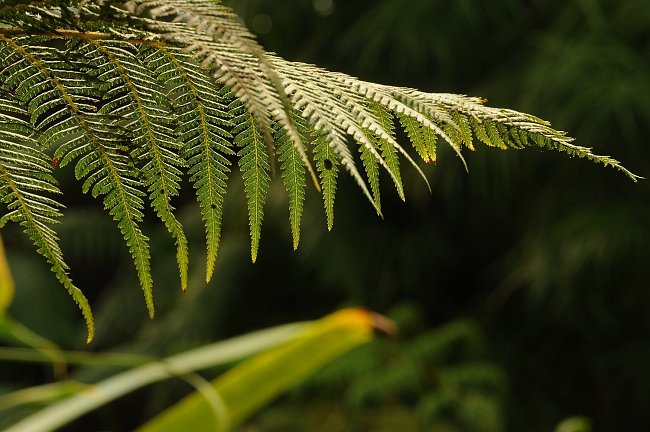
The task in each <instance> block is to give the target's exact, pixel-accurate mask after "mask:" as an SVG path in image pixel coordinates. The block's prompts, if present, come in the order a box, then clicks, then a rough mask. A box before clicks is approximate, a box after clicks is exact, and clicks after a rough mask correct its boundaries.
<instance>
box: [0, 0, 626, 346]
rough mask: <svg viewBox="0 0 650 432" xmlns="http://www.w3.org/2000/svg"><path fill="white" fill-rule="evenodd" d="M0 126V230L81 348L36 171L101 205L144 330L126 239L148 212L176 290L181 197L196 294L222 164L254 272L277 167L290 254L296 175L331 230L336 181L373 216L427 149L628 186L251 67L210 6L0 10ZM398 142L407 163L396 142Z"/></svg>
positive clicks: (340, 89)
mask: <svg viewBox="0 0 650 432" xmlns="http://www.w3.org/2000/svg"><path fill="white" fill-rule="evenodd" d="M0 120H1V121H2V123H1V124H0V176H1V177H2V183H1V185H2V186H1V189H0V190H1V194H0V199H1V200H2V202H4V203H5V204H6V210H7V211H6V212H5V214H3V215H2V216H0V218H1V219H0V220H1V221H2V222H1V224H4V223H6V222H7V221H9V220H13V221H17V222H18V223H20V224H22V225H23V226H24V228H25V231H26V232H27V234H28V235H29V236H30V238H31V239H32V241H33V242H34V243H35V244H36V246H37V249H38V251H39V252H40V253H41V254H42V255H44V256H45V258H46V259H47V260H48V261H49V262H50V264H51V265H52V269H53V271H54V273H55V274H56V276H57V278H58V279H59V280H60V281H61V283H62V284H63V285H64V286H65V287H66V288H67V289H68V290H69V291H70V292H71V294H72V295H73V297H74V298H75V300H76V301H77V302H78V303H79V305H80V307H81V308H82V311H83V312H84V315H85V316H86V319H87V322H88V326H89V337H90V338H92V317H91V315H90V312H89V307H88V304H87V302H86V300H85V299H84V298H83V295H82V294H81V292H80V291H79V290H78V289H77V288H76V287H75V286H74V285H73V284H72V282H71V280H70V278H69V277H68V274H67V271H68V269H67V267H66V265H65V262H64V261H63V258H62V253H61V250H60V248H59V247H58V243H57V238H56V234H55V232H54V231H53V229H52V224H53V223H54V222H55V221H56V219H57V218H58V217H59V216H60V206H59V205H58V204H57V203H56V201H54V200H52V199H51V198H49V195H51V194H52V193H58V189H57V188H56V183H55V180H54V178H53V176H52V172H51V171H52V164H51V163H50V162H49V161H50V157H49V156H47V154H53V155H54V159H53V161H54V165H58V166H60V167H64V166H66V165H69V164H70V165H74V169H75V175H76V177H77V179H78V180H80V181H82V190H83V191H84V192H87V193H90V194H91V195H92V196H93V197H100V196H101V197H102V200H103V204H104V207H105V208H106V210H107V211H108V212H109V213H110V214H111V216H112V217H113V218H114V219H115V220H116V221H117V225H118V228H119V230H120V231H121V233H122V235H123V237H124V239H125V242H126V244H127V246H128V249H129V252H130V254H131V256H132V259H133V262H134V265H135V267H136V270H137V273H138V277H139V280H140V285H141V288H142V289H143V291H144V297H145V303H146V305H147V308H148V309H149V313H150V315H153V311H154V303H153V294H152V292H153V281H152V278H151V269H150V265H151V264H150V253H149V244H148V238H147V237H146V235H145V234H144V233H143V232H142V231H141V229H140V224H141V223H142V221H143V218H144V212H145V207H146V205H147V204H148V205H150V206H151V208H152V209H153V211H154V212H155V213H156V215H157V216H158V217H159V218H160V219H161V220H162V222H163V223H164V225H165V227H166V228H167V231H168V232H169V234H170V235H171V237H172V238H173V239H174V240H175V242H176V248H177V253H176V257H177V263H178V268H179V274H180V280H181V288H182V289H186V288H187V274H188V265H189V260H188V245H187V240H186V237H185V233H184V231H183V227H182V225H181V223H180V221H179V220H178V218H177V216H176V214H175V208H174V204H173V201H174V199H176V198H177V197H178V195H179V194H181V184H182V183H183V182H184V181H185V180H189V182H190V183H191V184H192V186H193V188H194V190H195V192H196V197H197V201H198V205H199V207H200V210H201V215H202V219H203V222H204V225H205V236H206V281H209V280H210V278H211V276H212V274H213V272H214V266H215V262H216V258H217V253H218V248H219V242H220V238H221V225H222V217H223V214H224V203H225V193H226V187H227V180H228V177H229V174H230V169H231V168H230V165H231V164H232V163H233V161H237V164H238V166H239V168H240V170H241V171H242V173H243V178H244V191H245V194H246V197H247V207H248V215H249V224H250V232H251V258H252V259H253V261H255V260H256V258H257V253H258V249H259V242H260V237H261V234H260V233H261V225H262V220H263V216H264V202H265V200H266V195H267V192H268V189H269V185H270V182H271V181H272V180H271V177H272V173H273V170H274V168H273V167H274V166H275V163H274V162H275V160H276V159H277V162H278V163H279V168H280V176H281V177H282V181H283V182H284V185H285V189H286V190H287V193H288V195H289V222H290V226H291V231H292V237H293V246H294V248H295V247H297V246H298V243H299V240H300V224H301V218H302V213H303V202H304V199H305V191H306V188H307V182H306V180H305V179H306V177H307V176H308V175H309V176H311V178H312V181H313V182H314V184H315V186H316V189H317V190H318V191H321V192H322V195H323V204H324V209H325V214H326V219H327V227H328V229H331V228H332V226H333V222H334V201H335V197H336V189H337V180H338V175H339V171H340V170H341V169H343V170H344V171H347V172H348V174H350V175H351V176H352V178H353V179H354V181H355V182H356V183H357V184H358V185H359V187H360V188H361V191H362V192H363V194H364V195H365V196H366V197H367V198H368V200H369V202H370V204H371V205H372V206H373V207H374V208H375V210H376V211H377V213H378V214H380V215H381V197H380V184H381V183H380V176H381V175H382V174H381V172H382V171H385V173H386V174H387V175H388V176H389V177H390V178H391V180H392V182H393V184H394V185H395V188H396V190H397V194H398V195H399V196H400V197H401V198H402V199H404V198H405V194H404V184H403V176H402V170H403V169H404V166H405V164H403V162H404V161H406V162H408V164H409V165H411V167H413V169H415V170H416V171H417V172H418V173H419V174H420V175H421V176H422V178H423V179H424V180H425V181H426V176H425V174H424V173H423V171H422V167H421V166H420V164H418V163H416V162H415V160H414V159H413V157H414V156H415V155H417V156H419V157H420V159H422V160H423V161H424V162H425V163H426V164H430V163H434V162H435V161H436V160H437V152H438V150H439V148H440V147H441V145H440V144H441V143H446V144H447V145H449V146H450V147H451V148H452V150H453V151H454V152H455V153H456V154H457V155H458V156H459V158H460V159H461V160H463V149H465V148H468V149H470V150H475V148H476V147H478V145H477V144H479V143H483V144H485V145H487V146H492V147H497V148H500V149H521V148H527V147H541V148H548V149H552V150H556V151H561V152H564V153H567V154H569V155H575V156H579V157H583V158H587V159H589V160H592V161H594V162H599V163H602V164H604V165H608V166H613V167H614V168H617V169H619V170H621V171H622V172H623V173H625V174H626V175H628V176H629V177H630V178H632V179H633V180H635V179H636V178H637V177H636V176H635V175H634V174H632V173H631V172H629V171H628V170H627V169H625V168H623V167H622V166H621V165H620V164H619V163H618V161H616V160H614V159H612V158H610V157H607V156H597V155H594V154H593V153H592V152H591V150H590V149H588V148H585V147H581V146H577V145H575V144H574V143H573V140H572V139H571V138H569V137H567V136H566V135H565V134H564V133H563V132H559V131H556V130H554V129H552V128H551V127H550V125H549V124H548V123H547V122H545V121H543V120H540V119H538V118H536V117H534V116H531V115H528V114H523V113H518V112H516V111H512V110H508V109H500V108H491V107H487V106H485V101H484V100H482V99H480V98H474V97H467V96H462V95H453V94H438V93H436V94H431V93H424V92H420V91H417V90H413V89H408V88H401V87H394V86H387V85H380V84H375V83H370V82H365V81H362V80H359V79H357V78H354V77H351V76H348V75H345V74H343V73H336V72H330V71H327V70H324V69H321V68H318V67H316V66H313V65H308V64H304V63H297V62H290V61H287V60H283V59H281V58H279V57H278V56H276V55H274V54H270V53H266V52H265V51H264V49H263V48H262V47H261V46H260V45H259V44H258V43H257V42H256V40H255V38H254V37H253V36H252V35H251V34H250V32H249V31H248V30H247V29H246V28H245V27H243V26H242V25H241V24H240V23H239V21H238V20H237V17H236V16H235V14H234V13H233V12H232V11H231V10H230V9H229V8H227V7H225V6H223V5H221V4H219V2H218V1H212V0H172V1H145V0H124V1H106V0H42V1H34V0H29V1H27V0H26V1H21V0H12V1H0ZM399 128H401V129H403V131H404V132H405V135H406V137H408V140H409V141H410V142H411V144H412V146H413V150H411V149H408V150H407V148H406V147H405V146H404V145H403V143H400V142H399V140H398V137H400V136H401V131H399V130H396V129H399ZM353 146H357V148H356V149H355V148H354V147H353ZM235 149H236V150H235ZM359 161H360V162H361V166H362V167H363V168H359V167H358V164H359ZM463 163H464V161H463ZM364 174H365V175H364ZM427 185H428V183H427Z"/></svg>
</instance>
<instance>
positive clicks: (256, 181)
mask: <svg viewBox="0 0 650 432" xmlns="http://www.w3.org/2000/svg"><path fill="white" fill-rule="evenodd" d="M233 113H235V118H234V119H233V123H234V124H235V128H234V129H233V135H235V140H234V143H235V145H236V146H238V147H241V150H239V152H238V153H237V156H239V158H240V159H239V168H240V169H241V172H242V174H243V177H244V190H245V192H246V198H247V202H248V215H249V224H250V235H251V259H252V260H253V262H255V261H256V260H257V251H258V249H259V243H260V233H261V227H262V219H263V218H264V202H265V200H266V193H267V192H268V189H269V184H270V182H271V177H270V175H269V173H270V171H271V166H270V162H269V155H268V153H267V152H266V151H265V148H264V140H263V138H262V134H261V131H260V130H259V127H258V126H257V123H256V122H255V119H254V118H253V115H252V114H251V113H249V112H248V111H246V110H244V109H243V107H242V106H241V105H236V106H235V107H233Z"/></svg>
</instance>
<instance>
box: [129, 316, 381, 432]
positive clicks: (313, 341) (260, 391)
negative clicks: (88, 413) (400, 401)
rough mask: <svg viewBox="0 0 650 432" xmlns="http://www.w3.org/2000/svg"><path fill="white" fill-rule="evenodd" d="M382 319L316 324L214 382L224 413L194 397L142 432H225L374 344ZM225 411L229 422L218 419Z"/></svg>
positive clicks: (326, 320)
mask: <svg viewBox="0 0 650 432" xmlns="http://www.w3.org/2000/svg"><path fill="white" fill-rule="evenodd" d="M382 323H385V321H384V320H383V319H382V317H379V316H377V315H374V314H371V313H369V312H367V311H363V310H360V309H346V310H343V311H340V312H338V313H335V314H332V315H330V316H328V317H326V318H324V319H322V320H319V321H316V322H315V323H314V324H312V325H311V326H310V328H309V329H308V330H307V331H305V332H304V333H302V334H300V335H299V337H297V338H295V339H293V340H291V341H290V342H288V343H286V344H283V345H281V346H278V347H276V348H273V349H271V350H269V351H267V352H264V353H262V354H260V355H258V356H255V357H253V358H251V359H249V360H247V361H245V362H244V363H242V364H240V365H238V366H236V367H234V368H232V369H231V370H229V371H228V372H226V373H225V374H224V375H222V376H220V377H219V378H217V379H215V380H214V381H213V382H212V386H213V389H214V393H215V394H216V395H217V396H218V399H219V404H220V405H221V409H220V410H219V411H216V410H215V409H214V408H213V406H212V405H214V404H211V401H210V400H208V399H207V398H206V397H204V396H203V395H201V394H197V393H195V394H193V395H190V396H188V397H187V398H185V399H184V400H182V401H181V402H179V403H178V404H176V405H174V406H172V407H171V408H169V409H167V410H166V411H164V412H163V413H162V414H160V415H159V416H157V417H155V418H154V419H153V420H151V421H149V422H148V423H146V424H145V425H143V426H142V427H141V428H139V429H138V432H176V431H194V432H197V431H215V432H225V431H227V430H229V429H230V427H232V426H235V425H237V424H239V423H241V422H242V421H243V420H244V419H246V418H247V417H248V416H249V415H251V414H252V413H254V412H255V411H257V410H258V409H259V408H260V407H262V406H264V405H266V404H267V403H268V402H270V401H271V400H272V399H273V398H275V397H276V396H278V395H279V394H281V393H282V392H284V391H286V390H288V389H290V388H292V387H294V386H295V385H297V384H298V383H300V382H301V381H302V380H304V379H305V378H306V377H307V376H309V375H310V374H312V373H313V372H315V371H316V370H318V369H320V368H321V367H322V366H324V365H325V364H326V363H328V362H330V361H332V360H333V359H335V358H336V357H338V356H340V355H341V354H343V353H345V352H347V351H350V350H352V349H353V348H356V347H357V346H359V345H362V344H364V343H366V342H368V341H370V340H371V338H372V334H373V330H375V329H378V328H380V327H381V325H382ZM217 412H224V413H225V414H226V415H227V418H225V419H223V418H218V417H216V416H215V414H217Z"/></svg>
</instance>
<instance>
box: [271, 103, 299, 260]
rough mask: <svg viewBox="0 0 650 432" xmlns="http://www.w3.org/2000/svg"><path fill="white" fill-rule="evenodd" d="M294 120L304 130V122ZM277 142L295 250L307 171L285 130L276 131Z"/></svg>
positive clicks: (297, 118)
mask: <svg viewBox="0 0 650 432" xmlns="http://www.w3.org/2000/svg"><path fill="white" fill-rule="evenodd" d="M294 119H295V120H296V123H300V124H302V125H303V127H302V128H303V129H304V120H303V119H299V117H297V116H295V115H294ZM276 141H277V142H278V143H279V146H278V161H279V162H280V170H281V172H282V180H283V182H284V187H285V188H286V190H287V194H288V195H289V223H290V225H291V234H292V237H293V248H294V250H295V249H297V248H298V243H299V242H300V220H301V219H302V211H303V202H304V200H305V187H306V184H305V172H306V169H305V165H304V163H303V159H302V157H301V155H300V153H299V152H298V150H297V149H296V146H295V145H294V143H293V141H292V140H291V138H290V137H289V136H288V132H287V131H286V130H285V129H284V128H278V129H276ZM302 141H304V138H303V137H301V139H300V142H302ZM300 145H302V144H300ZM303 152H304V149H303Z"/></svg>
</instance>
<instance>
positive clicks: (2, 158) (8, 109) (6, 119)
mask: <svg viewBox="0 0 650 432" xmlns="http://www.w3.org/2000/svg"><path fill="white" fill-rule="evenodd" d="M27 118H29V113H28V111H27V110H26V109H25V108H24V107H23V106H21V105H19V104H18V103H17V102H16V101H11V100H9V99H7V98H5V97H3V96H2V95H0V197H2V202H3V203H4V204H5V205H6V207H7V210H8V211H7V213H6V214H4V215H2V217H0V228H2V227H3V226H4V225H5V224H6V223H7V222H8V221H12V222H16V223H19V224H20V225H21V226H22V227H23V228H24V230H25V233H26V234H27V235H28V236H29V237H30V239H31V240H32V242H33V243H34V245H35V246H36V248H37V251H38V253H40V254H41V255H42V256H43V257H44V258H45V259H46V260H47V261H48V262H49V263H50V265H51V266H52V267H51V268H52V272H53V273H54V274H55V275H56V277H57V279H58V280H59V282H60V283H61V284H62V285H63V286H64V287H65V288H66V289H67V290H68V292H69V293H70V295H71V296H72V298H73V299H74V301H75V302H76V303H77V305H78V306H79V308H80V309H81V312H82V314H83V316H84V318H85V320H86V326H87V328H88V341H91V340H92V339H93V336H94V334H95V326H94V323H93V317H92V313H91V311H90V305H89V304H88V300H87V299H86V297H85V296H84V295H83V293H82V292H81V290H80V289H79V288H77V287H76V286H75V285H74V283H73V282H72V280H71V279H70V277H69V276H68V273H67V272H68V266H67V265H66V264H65V262H64V260H63V253H62V252H61V248H60V247H59V243H58V238H57V235H56V233H55V232H54V230H53V229H52V228H51V226H52V225H53V224H55V223H57V219H58V218H59V217H60V216H61V212H60V209H61V208H62V207H63V206H62V205H61V204H59V203H58V202H57V201H55V200H53V199H51V198H48V197H47V196H45V195H44V192H45V193H48V194H60V191H59V188H58V187H57V186H56V180H55V179H54V177H52V174H51V170H52V165H51V163H50V160H49V158H48V157H47V156H45V155H44V154H43V153H42V152H41V151H39V146H38V143H37V142H36V140H35V139H34V136H37V135H38V134H37V133H36V131H35V130H34V129H33V127H32V126H31V125H30V124H29V123H28V122H27V121H26V120H25V119H27Z"/></svg>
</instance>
